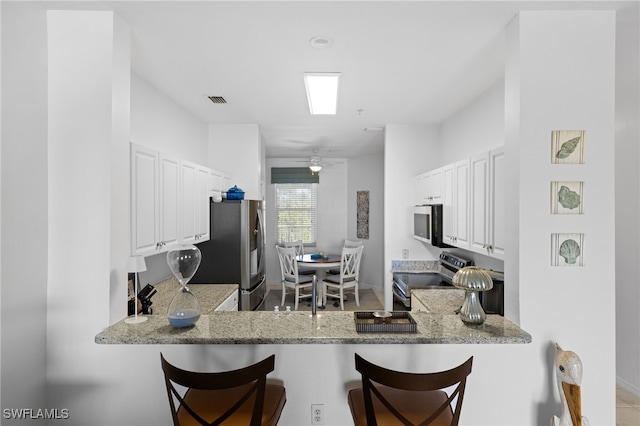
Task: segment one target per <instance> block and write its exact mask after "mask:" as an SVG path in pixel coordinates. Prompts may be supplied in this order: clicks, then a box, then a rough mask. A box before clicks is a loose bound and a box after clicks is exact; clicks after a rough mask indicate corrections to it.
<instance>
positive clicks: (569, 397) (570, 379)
mask: <svg viewBox="0 0 640 426" xmlns="http://www.w3.org/2000/svg"><path fill="white" fill-rule="evenodd" d="M555 367H556V368H555V371H556V380H557V382H558V391H559V392H560V400H561V402H562V414H561V415H560V418H558V417H557V416H553V418H552V419H551V426H589V420H588V419H587V418H586V417H584V416H583V415H582V400H581V393H580V392H581V391H580V383H581V382H582V361H580V357H579V356H578V355H576V354H575V353H574V352H572V351H565V350H563V349H562V348H561V347H560V345H558V344H557V343H556V362H555Z"/></svg>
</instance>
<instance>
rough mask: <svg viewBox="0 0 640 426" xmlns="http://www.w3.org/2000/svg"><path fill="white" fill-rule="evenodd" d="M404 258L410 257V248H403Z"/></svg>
mask: <svg viewBox="0 0 640 426" xmlns="http://www.w3.org/2000/svg"><path fill="white" fill-rule="evenodd" d="M402 258H403V259H408V258H409V249H402Z"/></svg>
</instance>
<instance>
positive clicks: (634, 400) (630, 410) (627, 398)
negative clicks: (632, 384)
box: [616, 388, 640, 426]
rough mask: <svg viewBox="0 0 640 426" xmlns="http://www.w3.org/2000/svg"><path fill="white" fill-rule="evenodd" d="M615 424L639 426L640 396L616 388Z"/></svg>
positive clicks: (618, 425) (619, 425)
mask: <svg viewBox="0 0 640 426" xmlns="http://www.w3.org/2000/svg"><path fill="white" fill-rule="evenodd" d="M616 426H640V398H638V397H637V396H635V395H634V394H632V393H631V392H629V391H626V390H624V389H622V388H616Z"/></svg>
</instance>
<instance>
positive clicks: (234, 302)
mask: <svg viewBox="0 0 640 426" xmlns="http://www.w3.org/2000/svg"><path fill="white" fill-rule="evenodd" d="M215 310H216V312H219V311H237V310H238V290H236V291H234V292H233V294H231V296H229V297H227V298H226V299H225V300H224V302H222V303H221V304H220V305H218V307H217V308H216V309H215Z"/></svg>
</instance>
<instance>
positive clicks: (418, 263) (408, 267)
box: [391, 259, 440, 272]
mask: <svg viewBox="0 0 640 426" xmlns="http://www.w3.org/2000/svg"><path fill="white" fill-rule="evenodd" d="M439 270H440V261H438V260H408V259H403V260H392V261H391V272H438V271H439Z"/></svg>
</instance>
